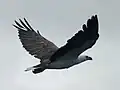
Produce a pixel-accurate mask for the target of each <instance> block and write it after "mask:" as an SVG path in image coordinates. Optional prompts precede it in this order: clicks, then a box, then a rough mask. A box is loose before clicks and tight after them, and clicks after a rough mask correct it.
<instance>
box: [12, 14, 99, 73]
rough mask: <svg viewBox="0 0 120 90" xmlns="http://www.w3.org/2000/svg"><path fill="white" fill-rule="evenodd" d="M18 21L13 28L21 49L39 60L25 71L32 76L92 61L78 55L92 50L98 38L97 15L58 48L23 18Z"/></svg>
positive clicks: (87, 57)
mask: <svg viewBox="0 0 120 90" xmlns="http://www.w3.org/2000/svg"><path fill="white" fill-rule="evenodd" d="M19 21H20V23H18V22H17V21H16V20H15V24H16V25H13V26H14V27H15V28H17V30H18V34H19V35H18V36H19V39H20V41H21V43H22V45H23V47H24V48H25V49H26V50H27V51H28V52H29V54H31V55H33V56H34V57H35V58H38V59H40V64H38V65H35V66H32V67H29V68H27V69H26V70H25V71H30V70H31V71H32V72H33V73H34V74H38V73H40V72H43V71H44V70H45V69H68V68H69V67H72V66H74V65H77V64H80V63H82V62H84V61H87V60H92V57H90V56H86V55H80V54H82V53H83V52H84V51H86V50H87V49H90V48H92V46H93V45H94V44H95V43H96V41H97V40H98V38H99V34H98V28H99V27H98V18H97V15H93V16H92V17H91V18H90V19H88V20H87V23H86V24H83V25H82V30H79V31H78V32H77V33H76V34H75V35H74V36H73V37H72V38H70V39H69V40H67V43H66V44H65V45H64V46H61V47H60V48H58V47H57V46H56V45H55V44H54V43H53V42H51V41H50V40H48V39H46V38H45V37H43V36H42V35H41V34H40V32H39V31H38V30H37V31H35V30H34V29H33V28H32V27H31V25H30V24H29V23H28V21H27V20H26V19H25V18H24V22H23V21H22V20H21V19H19ZM79 55H80V56H79ZM78 56H79V57H78Z"/></svg>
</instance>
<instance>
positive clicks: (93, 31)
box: [50, 15, 99, 61]
mask: <svg viewBox="0 0 120 90" xmlns="http://www.w3.org/2000/svg"><path fill="white" fill-rule="evenodd" d="M82 28H83V30H80V31H78V33H76V34H75V35H74V36H73V37H72V38H71V39H69V40H68V41H67V43H66V45H64V46H63V47H61V48H59V49H58V50H57V51H56V52H55V53H54V54H53V55H52V56H51V58H50V60H51V61H54V60H56V58H59V57H61V56H65V55H66V56H67V55H69V56H70V57H78V56H79V54H81V53H82V52H84V51H85V50H87V49H89V48H91V47H92V46H93V45H94V44H95V42H96V40H97V39H98V37H99V34H98V18H97V15H95V16H92V17H91V19H88V21H87V25H85V24H84V25H83V27H82Z"/></svg>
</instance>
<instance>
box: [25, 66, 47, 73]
mask: <svg viewBox="0 0 120 90" xmlns="http://www.w3.org/2000/svg"><path fill="white" fill-rule="evenodd" d="M45 69H46V68H45V67H44V66H42V65H41V64H38V65H36V66H32V67H29V68H27V69H26V70H25V71H30V70H32V72H33V73H34V74H37V73H40V72H43V71H44V70H45Z"/></svg>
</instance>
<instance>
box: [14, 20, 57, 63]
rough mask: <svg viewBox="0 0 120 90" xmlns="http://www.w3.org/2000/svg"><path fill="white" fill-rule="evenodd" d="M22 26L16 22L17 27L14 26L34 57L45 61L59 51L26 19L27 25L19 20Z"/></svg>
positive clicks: (23, 43) (24, 45)
mask: <svg viewBox="0 0 120 90" xmlns="http://www.w3.org/2000/svg"><path fill="white" fill-rule="evenodd" d="M19 20H20V22H21V24H20V23H18V22H17V21H15V23H16V25H13V26H14V27H16V28H17V29H18V33H19V35H18V36H19V39H20V40H21V43H22V45H23V47H24V48H25V49H26V50H27V51H28V52H29V53H30V54H31V55H34V57H36V58H38V59H41V61H42V60H45V59H49V58H50V56H51V55H52V54H53V53H54V52H55V51H56V50H57V49H58V47H57V46H56V45H55V44H54V43H52V42H51V41H49V40H47V39H46V38H44V37H43V36H42V35H41V34H40V33H39V31H37V32H35V31H34V29H33V28H32V27H31V26H30V25H29V23H28V22H27V20H26V19H25V18H24V21H25V23H26V24H25V23H24V22H23V21H22V20H21V19H19Z"/></svg>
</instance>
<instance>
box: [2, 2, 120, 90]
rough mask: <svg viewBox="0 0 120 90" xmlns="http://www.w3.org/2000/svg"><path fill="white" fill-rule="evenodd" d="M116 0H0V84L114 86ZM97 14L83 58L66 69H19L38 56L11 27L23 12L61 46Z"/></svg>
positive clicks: (118, 64)
mask: <svg viewBox="0 0 120 90" xmlns="http://www.w3.org/2000/svg"><path fill="white" fill-rule="evenodd" d="M119 3H120V1H119V0H1V3H0V41H1V42H0V46H1V48H0V55H1V57H0V90H119V89H120V85H119V84H120V69H119V68H120V60H119V59H120V58H119V56H120V55H119V53H120V51H119V50H120V40H119V38H120V36H119V34H120V30H119V29H120V22H119V21H120V10H119V8H120V5H119ZM94 14H97V15H98V18H99V24H100V30H99V32H100V38H99V40H98V41H97V43H96V44H95V46H94V47H93V48H92V49H90V50H88V51H86V52H85V54H87V55H89V56H92V57H93V59H94V60H93V61H87V62H84V63H82V64H79V65H77V66H74V67H72V68H70V69H68V70H59V71H57V70H45V71H44V72H43V73H40V74H38V75H33V74H32V73H31V72H28V73H25V72H24V69H26V68H27V67H29V66H32V65H35V64H37V63H38V62H39V60H37V59H35V58H34V57H33V56H30V55H29V54H28V53H27V52H26V51H25V49H23V48H22V44H21V43H20V40H19V39H18V36H17V35H18V33H17V30H16V29H15V28H13V27H12V24H13V23H14V20H18V18H24V17H26V18H27V19H28V21H29V22H30V24H31V25H32V26H33V27H34V28H35V29H37V30H39V31H40V32H41V33H42V35H44V36H45V37H46V38H48V39H49V40H51V41H53V42H54V43H55V44H56V45H58V46H62V45H64V44H65V43H66V40H67V39H69V38H71V37H72V36H73V35H74V34H75V33H76V32H77V31H78V30H79V29H81V26H82V24H84V23H86V21H87V19H88V18H90V17H91V16H92V15H94Z"/></svg>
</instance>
